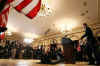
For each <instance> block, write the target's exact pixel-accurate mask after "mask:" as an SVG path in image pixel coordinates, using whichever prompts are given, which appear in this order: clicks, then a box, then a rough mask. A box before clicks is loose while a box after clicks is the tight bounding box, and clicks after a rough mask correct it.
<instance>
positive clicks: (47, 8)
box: [38, 0, 52, 16]
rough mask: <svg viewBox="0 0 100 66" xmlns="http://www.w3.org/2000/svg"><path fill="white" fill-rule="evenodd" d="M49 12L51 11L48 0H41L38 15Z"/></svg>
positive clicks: (48, 14)
mask: <svg viewBox="0 0 100 66" xmlns="http://www.w3.org/2000/svg"><path fill="white" fill-rule="evenodd" d="M51 13H52V9H51V8H50V6H49V5H48V1H47V0H42V4H41V8H40V11H39V13H38V16H50V15H51Z"/></svg>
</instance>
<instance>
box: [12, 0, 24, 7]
mask: <svg viewBox="0 0 100 66" xmlns="http://www.w3.org/2000/svg"><path fill="white" fill-rule="evenodd" d="M22 1H24V0H14V1H13V2H12V3H11V5H12V6H13V7H16V6H17V5H19V4H20V3H21V2H22Z"/></svg>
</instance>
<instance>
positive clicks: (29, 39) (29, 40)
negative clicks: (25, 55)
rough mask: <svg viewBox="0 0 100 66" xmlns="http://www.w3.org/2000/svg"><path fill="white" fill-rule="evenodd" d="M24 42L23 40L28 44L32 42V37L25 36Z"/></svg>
mask: <svg viewBox="0 0 100 66" xmlns="http://www.w3.org/2000/svg"><path fill="white" fill-rule="evenodd" d="M24 42H25V43H26V44H30V43H32V42H33V39H31V38H25V39H24Z"/></svg>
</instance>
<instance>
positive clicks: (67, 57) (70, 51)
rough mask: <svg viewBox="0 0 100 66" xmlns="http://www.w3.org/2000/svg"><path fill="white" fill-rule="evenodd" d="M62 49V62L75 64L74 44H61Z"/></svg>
mask: <svg viewBox="0 0 100 66" xmlns="http://www.w3.org/2000/svg"><path fill="white" fill-rule="evenodd" d="M63 50H64V63H65V64H75V59H74V46H73V45H72V44H63Z"/></svg>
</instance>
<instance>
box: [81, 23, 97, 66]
mask: <svg viewBox="0 0 100 66" xmlns="http://www.w3.org/2000/svg"><path fill="white" fill-rule="evenodd" d="M83 27H84V30H85V34H84V35H83V36H82V37H81V40H82V39H83V38H84V37H87V43H86V50H87V55H88V61H89V64H90V65H92V64H95V58H94V57H93V55H92V53H94V54H95V46H96V44H95V43H96V40H95V38H94V35H93V32H92V30H91V28H90V27H89V26H88V25H87V24H86V23H84V24H83Z"/></svg>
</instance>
